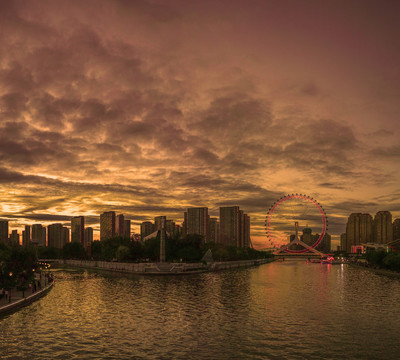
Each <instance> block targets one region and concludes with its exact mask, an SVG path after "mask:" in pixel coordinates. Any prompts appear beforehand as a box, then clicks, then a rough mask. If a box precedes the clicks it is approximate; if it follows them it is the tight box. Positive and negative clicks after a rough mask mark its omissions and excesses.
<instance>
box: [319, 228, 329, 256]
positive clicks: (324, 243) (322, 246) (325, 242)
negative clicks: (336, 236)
mask: <svg viewBox="0 0 400 360" xmlns="http://www.w3.org/2000/svg"><path fill="white" fill-rule="evenodd" d="M319 236H320V235H318V234H317V235H316V238H315V241H317V240H318V238H319ZM315 249H316V250H318V251H321V252H323V253H325V254H329V253H330V252H331V236H330V235H329V234H328V233H325V235H324V237H323V238H322V239H321V242H320V243H319V244H318V245H317V246H316V247H315Z"/></svg>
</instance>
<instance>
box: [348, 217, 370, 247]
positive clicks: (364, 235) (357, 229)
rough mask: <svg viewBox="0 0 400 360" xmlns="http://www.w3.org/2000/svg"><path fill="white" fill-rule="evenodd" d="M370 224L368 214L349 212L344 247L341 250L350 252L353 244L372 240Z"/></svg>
mask: <svg viewBox="0 0 400 360" xmlns="http://www.w3.org/2000/svg"><path fill="white" fill-rule="evenodd" d="M372 225H373V221H372V216H371V215H370V214H361V213H353V214H351V215H350V216H349V218H348V220H347V224H346V242H345V243H346V248H345V249H343V250H345V251H347V252H350V251H351V247H352V246H353V245H360V244H364V243H367V242H372V241H373V236H372V234H373V232H372Z"/></svg>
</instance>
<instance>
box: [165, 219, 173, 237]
mask: <svg viewBox="0 0 400 360" xmlns="http://www.w3.org/2000/svg"><path fill="white" fill-rule="evenodd" d="M165 231H166V232H167V233H168V235H169V236H173V235H174V234H175V222H174V220H166V221H165Z"/></svg>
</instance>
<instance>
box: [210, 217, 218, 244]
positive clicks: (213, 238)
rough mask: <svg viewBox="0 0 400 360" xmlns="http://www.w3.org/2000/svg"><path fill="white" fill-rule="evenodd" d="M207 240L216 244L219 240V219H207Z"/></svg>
mask: <svg viewBox="0 0 400 360" xmlns="http://www.w3.org/2000/svg"><path fill="white" fill-rule="evenodd" d="M208 240H209V241H210V242H213V243H216V244H217V243H218V242H219V221H218V219H217V218H209V219H208Z"/></svg>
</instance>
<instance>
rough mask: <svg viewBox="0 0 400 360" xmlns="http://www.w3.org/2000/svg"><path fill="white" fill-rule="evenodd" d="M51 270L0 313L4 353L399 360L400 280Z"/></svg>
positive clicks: (277, 267)
mask: <svg viewBox="0 0 400 360" xmlns="http://www.w3.org/2000/svg"><path fill="white" fill-rule="evenodd" d="M54 274H55V278H56V283H55V288H54V289H52V290H51V292H50V293H49V294H48V295H46V296H45V297H44V298H42V299H40V300H39V301H37V302H35V303H33V304H31V305H30V306H28V307H25V308H23V309H21V310H20V311H18V312H15V313H13V314H11V315H8V316H5V317H2V318H0V358H1V359H63V360H64V359H216V360H217V359H400V279H398V278H391V277H385V276H382V275H377V274H375V273H373V272H371V271H368V270H366V269H362V268H357V267H351V266H349V265H333V266H332V265H321V264H306V263H305V262H303V261H285V262H274V263H270V264H266V265H262V266H260V267H256V268H248V269H240V270H230V271H224V272H218V273H204V274H198V275H189V276H175V277H172V276H165V277H151V276H149V277H143V276H126V275H116V274H107V273H99V272H93V271H89V272H88V271H72V270H59V271H55V272H54Z"/></svg>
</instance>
